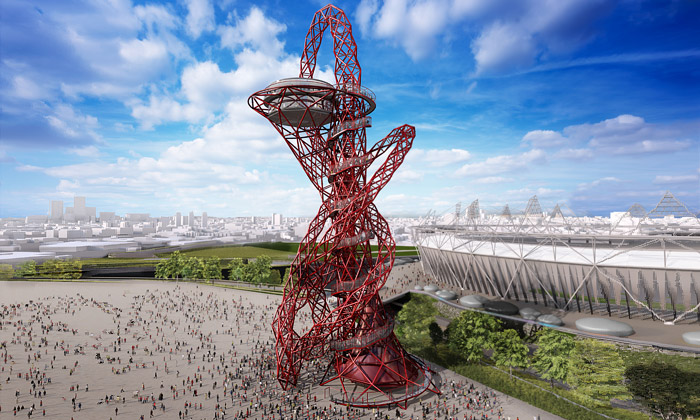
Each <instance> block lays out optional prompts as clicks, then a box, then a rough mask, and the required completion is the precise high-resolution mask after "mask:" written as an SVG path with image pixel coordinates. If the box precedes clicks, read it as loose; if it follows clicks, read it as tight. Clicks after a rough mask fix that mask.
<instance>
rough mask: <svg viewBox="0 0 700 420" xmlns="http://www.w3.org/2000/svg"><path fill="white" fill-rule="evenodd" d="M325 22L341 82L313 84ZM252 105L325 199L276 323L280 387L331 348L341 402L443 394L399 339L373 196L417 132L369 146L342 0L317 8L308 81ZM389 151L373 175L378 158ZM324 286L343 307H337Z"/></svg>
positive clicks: (402, 400)
mask: <svg viewBox="0 0 700 420" xmlns="http://www.w3.org/2000/svg"><path fill="white" fill-rule="evenodd" d="M327 29H330V32H331V36H332V37H333V51H334V53H335V78H336V80H335V82H336V84H335V85H331V84H329V83H326V82H323V81H320V80H317V79H313V76H314V71H315V68H316V57H317V55H318V51H319V48H320V46H321V41H322V39H323V34H324V33H325V31H326V30H327ZM249 105H250V106H251V108H253V109H254V110H255V111H257V112H258V113H259V114H261V115H262V116H264V117H265V118H267V119H268V120H269V121H270V122H271V123H272V125H273V126H274V127H275V128H276V129H277V131H278V132H279V133H280V134H281V135H282V137H283V138H284V139H285V141H286V142H287V145H288V146H289V148H290V150H291V151H292V153H293V154H294V156H295V157H296V159H297V160H298V161H299V163H300V164H301V167H302V169H303V170H304V172H305V173H306V175H307V176H308V178H309V181H310V182H311V183H312V184H313V185H314V187H315V188H316V189H317V191H318V192H319V194H320V196H321V199H322V205H321V208H320V209H319V212H318V214H317V215H316V217H315V218H314V219H313V221H312V222H311V223H310V225H309V231H308V233H307V234H306V236H305V238H304V240H303V242H302V243H301V245H300V247H299V252H298V254H297V256H296V258H295V260H294V262H293V264H292V267H291V270H290V277H289V279H287V286H286V287H285V292H284V297H283V299H282V304H281V305H280V307H279V308H278V310H277V313H276V316H275V319H274V321H273V330H274V333H275V337H276V344H277V347H276V352H277V377H278V380H279V382H280V384H281V385H282V387H283V388H284V389H288V388H289V387H292V386H297V383H298V380H299V375H300V372H301V371H302V368H303V365H304V362H306V361H309V360H311V359H319V358H321V357H323V356H324V355H327V354H332V355H333V357H332V362H331V363H330V365H329V369H328V370H327V374H326V376H325V377H324V379H323V380H322V384H328V385H336V386H337V388H336V389H339V390H340V393H339V394H338V395H336V396H334V400H335V401H336V402H338V403H342V404H347V405H352V406H358V407H374V406H384V405H389V404H396V405H398V406H401V407H403V408H405V407H406V404H407V400H409V399H410V398H413V397H415V396H417V395H419V394H421V393H423V392H424V391H426V390H431V391H433V392H439V391H438V390H437V389H436V387H435V385H434V384H433V382H432V373H431V371H430V369H429V368H428V367H427V366H426V365H425V364H424V363H423V362H422V361H420V360H419V359H417V358H415V357H414V356H411V355H409V354H408V353H406V352H405V351H404V350H403V348H402V347H401V345H400V344H399V342H398V340H397V339H396V336H395V335H394V333H393V325H394V323H393V319H392V317H391V316H390V314H388V313H387V312H386V311H385V309H384V306H383V305H382V302H381V299H380V298H379V295H378V292H379V290H380V289H381V287H382V286H383V285H384V283H385V282H386V280H387V277H388V275H389V273H390V271H391V269H392V267H393V263H394V249H395V243H394V240H393V238H392V236H391V233H390V231H389V226H388V224H387V222H386V220H385V219H384V218H383V217H382V216H381V215H380V214H379V212H378V210H377V208H376V207H375V205H374V203H373V201H374V199H375V197H376V196H377V194H378V193H379V192H380V191H381V189H382V188H383V187H384V186H385V185H386V184H387V183H388V182H389V180H390V179H391V177H392V176H393V174H394V173H395V172H396V170H397V169H398V168H399V166H400V165H401V163H402V162H403V160H404V158H405V156H406V154H407V153H408V151H409V149H410V148H411V145H412V143H413V138H414V137H415V129H414V127H412V126H410V125H403V126H400V127H397V128H395V129H394V130H392V131H391V132H390V133H389V135H388V136H386V137H385V138H384V139H382V140H381V141H379V142H378V143H377V144H375V145H374V146H373V147H371V148H369V149H368V148H367V139H366V132H365V129H366V127H369V126H370V125H371V121H372V120H371V118H370V117H369V116H368V114H369V113H371V112H372V111H373V110H374V108H375V96H374V94H373V93H372V92H371V91H370V90H368V89H366V88H364V87H362V85H361V69H360V64H359V62H358V60H357V46H356V44H355V41H354V39H353V36H352V29H351V25H350V22H349V21H348V19H347V17H346V15H345V13H344V12H343V11H342V10H341V9H338V8H337V7H334V6H332V5H328V6H326V7H324V8H323V9H321V10H319V11H318V12H317V13H316V14H315V15H314V18H313V21H312V23H311V27H310V29H309V32H308V34H307V36H306V42H305V47H304V52H303V54H302V58H301V70H300V77H299V78H293V79H283V80H280V81H278V82H275V83H273V84H271V85H270V86H268V87H267V88H266V89H263V90H261V91H259V92H257V93H255V94H253V95H251V97H250V98H249ZM385 154H386V155H387V156H386V158H385V159H384V161H383V162H382V163H381V164H380V165H379V167H378V169H377V171H376V172H375V173H374V174H372V175H371V176H370V175H369V174H368V173H367V172H368V168H369V167H370V165H372V164H373V163H375V162H378V159H379V158H380V157H381V156H382V155H385ZM371 240H375V241H376V247H377V249H376V251H375V252H374V255H373V251H372V249H371V247H370V241H371ZM326 290H330V293H332V295H333V296H334V297H335V298H337V301H336V300H334V302H337V306H335V307H331V305H330V304H329V302H328V299H327V297H326V292H325V291H326ZM301 311H308V312H310V316H311V319H312V321H313V326H312V327H311V328H310V329H308V330H306V331H303V329H302V328H301V327H300V325H299V324H300V323H299V322H297V321H298V319H297V318H298V317H299V313H300V312H301ZM358 387H359V388H358Z"/></svg>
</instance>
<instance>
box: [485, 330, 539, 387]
mask: <svg viewBox="0 0 700 420" xmlns="http://www.w3.org/2000/svg"><path fill="white" fill-rule="evenodd" d="M529 352H530V351H529V349H528V348H527V346H526V345H525V344H523V342H522V340H520V335H519V334H518V332H517V331H515V330H511V329H507V330H503V331H499V332H496V333H494V334H493V355H492V356H491V358H492V359H493V361H494V362H495V363H496V366H498V367H507V368H508V369H509V371H510V376H511V378H512V377H513V368H514V367H520V368H524V367H527V364H528V363H527V362H528V357H527V356H528V353H529Z"/></svg>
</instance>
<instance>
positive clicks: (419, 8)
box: [355, 0, 613, 73]
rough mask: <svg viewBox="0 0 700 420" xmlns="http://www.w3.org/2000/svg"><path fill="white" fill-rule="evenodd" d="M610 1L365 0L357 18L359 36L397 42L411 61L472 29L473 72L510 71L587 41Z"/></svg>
mask: <svg viewBox="0 0 700 420" xmlns="http://www.w3.org/2000/svg"><path fill="white" fill-rule="evenodd" d="M612 4H613V3H612V2H611V1H610V0H530V1H521V2H512V1H505V0H384V1H383V2H381V4H380V2H379V1H378V0H363V1H361V2H360V3H359V5H358V7H357V9H356V13H355V14H356V17H357V20H358V23H359V26H360V29H361V30H362V33H363V35H366V34H369V35H371V36H373V37H375V38H378V39H385V40H387V41H389V42H392V43H396V44H399V45H401V47H403V48H404V50H405V51H406V53H407V54H408V55H409V56H410V57H411V58H413V59H414V60H420V59H422V58H425V57H427V56H428V55H430V54H433V51H435V50H436V48H435V44H436V43H437V42H438V41H439V40H440V39H441V38H442V39H445V40H447V41H448V42H449V40H450V39H451V38H452V34H453V32H455V31H459V30H462V28H463V27H468V28H474V29H475V30H476V31H475V32H476V33H477V34H478V35H477V36H476V37H475V38H474V39H473V41H472V45H471V48H472V53H473V54H474V57H475V60H476V70H477V73H499V72H509V71H512V70H516V69H518V68H523V67H526V66H529V65H531V64H533V63H534V62H535V61H536V60H537V59H538V57H540V56H542V55H545V54H551V53H563V52H567V51H570V50H572V49H574V48H577V47H578V46H580V45H581V44H583V43H585V42H587V41H588V40H589V39H590V38H591V37H592V35H593V33H594V32H593V30H592V26H593V25H592V24H593V22H595V21H596V20H597V19H598V18H600V17H601V16H604V15H605V14H606V13H608V12H609V10H611V8H612Z"/></svg>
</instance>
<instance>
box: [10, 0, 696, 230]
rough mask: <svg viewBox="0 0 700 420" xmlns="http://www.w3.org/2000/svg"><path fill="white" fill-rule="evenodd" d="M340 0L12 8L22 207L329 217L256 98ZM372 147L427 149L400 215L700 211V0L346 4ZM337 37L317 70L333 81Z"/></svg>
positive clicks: (291, 72)
mask: <svg viewBox="0 0 700 420" xmlns="http://www.w3.org/2000/svg"><path fill="white" fill-rule="evenodd" d="M323 5H324V3H321V2H317V1H309V2H303V1H300V2H286V1H269V2H259V1H258V2H245V1H238V0H229V1H210V0H180V1H172V2H151V1H145V2H144V1H137V2H130V1H124V0H109V1H107V0H104V1H99V0H93V1H73V0H66V1H54V0H46V1H31V0H3V1H2V2H1V3H0V19H1V21H0V106H1V114H0V164H1V165H2V169H0V182H1V184H0V217H7V216H25V215H29V214H46V213H47V211H48V202H49V200H51V199H59V200H61V199H62V200H64V201H67V202H70V201H71V200H72V197H73V196H74V195H84V196H87V197H88V205H91V206H96V207H97V210H98V212H99V211H110V210H112V211H117V212H118V213H120V214H123V213H126V212H150V213H151V214H152V215H170V214H174V212H176V211H183V212H188V211H190V210H193V211H195V212H201V211H207V212H208V213H209V214H210V215H216V216H234V215H251V214H254V215H264V214H269V213H272V212H281V213H283V214H284V215H290V216H292V215H307V216H310V215H313V214H315V213H316V210H317V208H318V206H319V204H320V200H319V198H318V195H317V193H316V192H314V190H313V189H312V187H311V186H310V184H309V182H308V180H306V178H305V176H304V174H303V173H302V171H301V169H300V167H299V165H298V163H297V162H296V161H295V160H293V158H292V156H291V153H290V152H289V150H288V149H287V148H286V146H285V145H284V144H283V142H282V141H281V138H280V137H279V136H278V134H277V133H276V132H275V131H274V130H273V129H272V128H271V126H270V125H269V123H267V121H265V120H264V119H263V118H261V117H259V116H258V115H257V114H255V113H254V112H253V111H251V110H250V109H249V108H248V107H247V105H246V99H247V97H248V96H249V95H250V94H251V93H253V92H255V91H257V90H259V89H262V88H264V87H265V86H266V85H267V84H269V83H270V82H272V81H274V80H276V79H279V78H282V77H291V76H297V75H298V73H299V57H300V55H301V51H302V48H303V43H304V37H305V35H306V32H307V30H308V27H309V24H310V22H311V19H312V17H313V14H314V13H315V11H316V10H318V9H320V8H321V7H322V6H323ZM336 5H337V6H339V7H341V8H343V9H344V10H345V12H346V13H347V15H348V16H349V18H350V20H351V21H352V23H353V33H354V37H355V40H356V42H357V44H358V56H359V61H360V65H361V66H362V75H363V84H364V85H366V86H367V87H368V88H370V89H372V90H373V91H374V92H375V93H376V95H377V109H376V111H375V112H374V113H373V115H372V117H373V123H374V126H373V128H371V129H369V130H368V139H370V142H373V141H377V140H379V139H381V138H382V137H383V136H385V135H386V134H388V132H389V131H390V130H391V129H392V128H393V127H396V126H398V125H401V124H404V123H408V124H412V125H414V126H415V127H416V129H417V137H416V139H415V141H414V145H413V150H412V151H411V152H410V153H409V156H408V158H407V160H406V161H405V162H404V165H403V166H402V168H401V169H400V170H399V171H398V172H397V174H396V176H395V177H394V179H393V180H392V181H391V182H390V184H389V185H388V186H387V187H386V188H385V189H384V190H383V191H382V193H381V194H380V196H379V198H378V206H379V209H380V211H382V212H383V213H384V214H385V215H422V214H424V213H425V212H426V211H427V210H429V209H435V210H437V211H438V212H440V211H443V210H446V209H447V208H449V207H450V206H452V205H454V204H455V203H456V202H458V201H461V202H462V203H464V205H465V206H466V205H467V204H468V203H470V202H471V201H472V200H474V199H476V198H479V201H480V203H481V204H482V207H486V208H492V209H497V208H500V207H502V206H503V205H504V204H506V203H509V204H510V206H511V208H513V209H518V208H520V209H523V208H524V207H525V204H526V202H527V199H528V198H529V197H530V196H532V195H533V194H537V196H538V197H539V198H540V200H541V202H542V204H543V206H545V207H552V206H553V205H554V204H555V203H560V204H565V205H567V206H569V207H570V208H571V209H573V210H574V211H575V212H576V213H577V214H605V213H606V212H609V211H616V210H623V211H624V210H626V209H627V208H628V207H629V206H630V205H631V204H633V203H635V202H639V203H641V204H642V205H644V206H645V207H646V208H647V210H650V208H651V207H653V205H654V204H655V203H656V202H657V201H658V200H659V199H660V197H661V195H662V194H663V192H664V191H665V190H670V191H672V192H673V193H674V194H675V195H676V196H677V197H678V198H679V199H681V200H682V201H684V202H685V203H686V204H687V205H688V206H690V207H691V208H693V209H695V210H698V209H700V25H698V23H697V22H698V21H700V3H698V2H695V1H632V0H628V1H607V0H522V1H518V2H513V1H511V0H461V1H459V0H423V1H400V0H363V1H361V2H354V1H341V2H337V3H336ZM329 41H330V37H327V38H326V42H325V43H324V45H323V46H322V51H321V55H320V57H319V64H320V65H321V68H320V70H321V71H320V72H317V77H320V78H325V79H330V78H332V77H333V75H332V51H331V48H332V43H331V42H329Z"/></svg>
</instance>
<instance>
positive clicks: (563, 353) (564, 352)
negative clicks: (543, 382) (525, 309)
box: [533, 328, 575, 388]
mask: <svg viewBox="0 0 700 420" xmlns="http://www.w3.org/2000/svg"><path fill="white" fill-rule="evenodd" d="M574 343H575V342H574V338H573V337H572V336H571V335H570V334H565V333H563V332H560V331H557V330H553V329H551V328H543V329H541V330H539V331H538V332H537V350H535V358H534V363H533V367H534V368H535V370H536V371H537V372H538V373H539V374H540V376H541V377H542V379H549V381H550V384H551V386H552V388H554V381H561V382H564V381H565V380H566V376H567V375H568V374H569V357H570V355H571V351H572V350H573V349H574Z"/></svg>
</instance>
